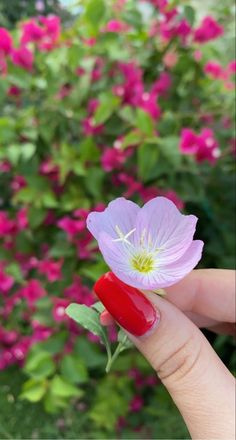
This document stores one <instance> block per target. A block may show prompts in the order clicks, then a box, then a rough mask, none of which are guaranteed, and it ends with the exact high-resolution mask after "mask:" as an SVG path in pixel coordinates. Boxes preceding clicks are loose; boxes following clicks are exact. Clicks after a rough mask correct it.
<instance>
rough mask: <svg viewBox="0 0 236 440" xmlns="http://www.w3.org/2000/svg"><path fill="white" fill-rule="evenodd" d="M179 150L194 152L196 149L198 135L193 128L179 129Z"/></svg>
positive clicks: (185, 152)
mask: <svg viewBox="0 0 236 440" xmlns="http://www.w3.org/2000/svg"><path fill="white" fill-rule="evenodd" d="M180 150H181V151H182V153H184V154H195V153H196V152H197V150H198V137H197V135H196V134H195V133H194V131H193V130H191V129H189V128H183V130H182V131H181V140H180Z"/></svg>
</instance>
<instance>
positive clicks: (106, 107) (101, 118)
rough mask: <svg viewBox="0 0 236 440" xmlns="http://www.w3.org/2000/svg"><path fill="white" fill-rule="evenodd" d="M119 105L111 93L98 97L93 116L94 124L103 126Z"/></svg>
mask: <svg viewBox="0 0 236 440" xmlns="http://www.w3.org/2000/svg"><path fill="white" fill-rule="evenodd" d="M119 103H120V99H119V98H118V97H117V96H114V95H113V94H112V93H106V94H104V95H102V96H100V104H99V106H98V108H97V109H96V112H95V115H94V121H95V123H96V124H103V123H104V122H105V121H106V120H107V119H108V118H109V117H110V116H111V115H112V113H113V112H114V111H115V109H116V108H117V107H118V105H119Z"/></svg>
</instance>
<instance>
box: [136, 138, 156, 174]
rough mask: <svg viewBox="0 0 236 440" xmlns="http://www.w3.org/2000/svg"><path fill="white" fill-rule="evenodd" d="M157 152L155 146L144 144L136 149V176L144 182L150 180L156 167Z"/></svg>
mask: <svg viewBox="0 0 236 440" xmlns="http://www.w3.org/2000/svg"><path fill="white" fill-rule="evenodd" d="M158 157H159V151H158V146H157V145H156V144H152V143H151V144H149V143H144V144H142V145H141V146H140V147H139V148H138V175H139V177H140V179H141V180H142V181H144V182H146V181H148V180H149V179H151V178H152V174H153V171H155V170H156V168H157V167H158Z"/></svg>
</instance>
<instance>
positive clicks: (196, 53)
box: [193, 49, 202, 63]
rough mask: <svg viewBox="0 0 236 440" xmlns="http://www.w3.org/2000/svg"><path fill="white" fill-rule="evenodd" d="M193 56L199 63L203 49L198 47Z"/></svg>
mask: <svg viewBox="0 0 236 440" xmlns="http://www.w3.org/2000/svg"><path fill="white" fill-rule="evenodd" d="M193 58H194V59H195V61H196V62H197V63H198V62H199V61H201V59H202V51H201V50H199V49H197V50H195V51H194V53H193Z"/></svg>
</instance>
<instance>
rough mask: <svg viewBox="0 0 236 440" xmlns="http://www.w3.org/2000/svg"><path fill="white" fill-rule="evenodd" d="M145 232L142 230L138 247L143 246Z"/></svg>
mask: <svg viewBox="0 0 236 440" xmlns="http://www.w3.org/2000/svg"><path fill="white" fill-rule="evenodd" d="M146 232H147V230H146V229H145V228H144V229H143V231H142V234H141V237H140V246H144V238H145V235H146Z"/></svg>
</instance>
